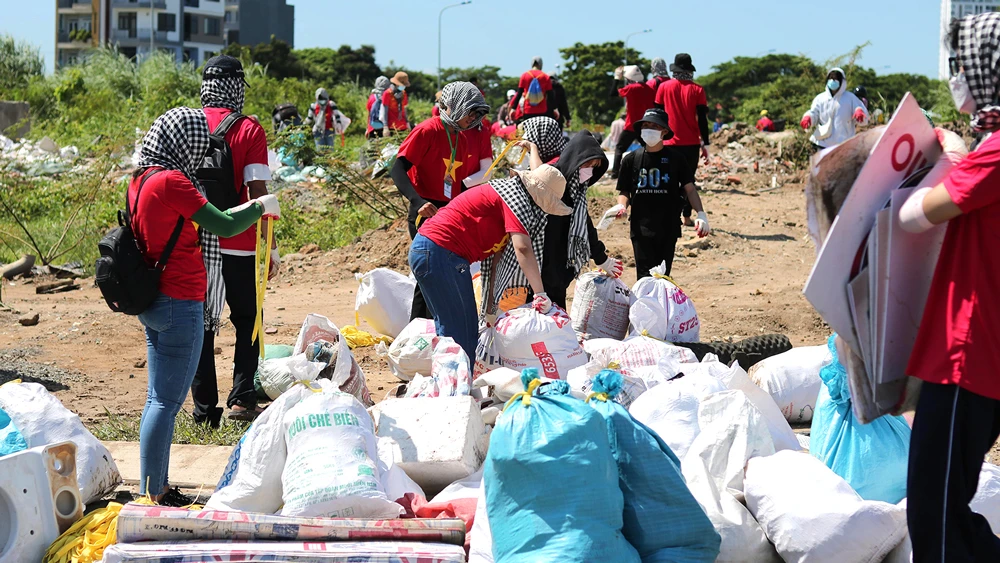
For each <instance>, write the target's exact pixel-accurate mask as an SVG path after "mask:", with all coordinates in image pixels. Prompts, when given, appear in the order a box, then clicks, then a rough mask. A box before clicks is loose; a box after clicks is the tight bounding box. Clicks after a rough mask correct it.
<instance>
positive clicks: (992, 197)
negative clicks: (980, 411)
mask: <svg viewBox="0 0 1000 563" xmlns="http://www.w3.org/2000/svg"><path fill="white" fill-rule="evenodd" d="M944 186H945V188H946V189H947V190H948V194H949V195H950V196H951V199H952V201H954V202H955V204H956V205H958V207H959V209H961V210H962V215H960V216H958V217H956V218H954V219H952V220H951V221H949V222H948V230H947V233H946V234H945V238H944V245H943V246H942V247H941V256H940V257H939V258H938V263H937V268H936V269H935V271H934V281H933V282H932V284H931V291H930V295H929V297H928V298H927V306H926V308H925V309H924V318H923V320H922V321H921V323H920V331H919V333H918V335H917V341H916V345H915V346H914V347H913V353H912V354H911V356H910V363H909V366H908V367H907V373H908V374H910V375H913V376H915V377H919V378H920V379H923V380H924V381H928V382H930V383H942V384H957V385H958V386H959V387H961V388H963V389H966V390H968V391H971V392H973V393H976V394H978V395H982V396H985V397H988V398H990V399H994V400H1000V376H998V375H997V366H1000V330H998V327H1000V296H998V294H997V292H996V288H997V283H998V282H997V280H1000V136H996V135H994V136H992V137H990V138H989V139H987V140H986V141H985V142H984V143H983V144H982V146H981V147H980V148H979V149H978V150H977V151H976V152H974V153H972V154H970V155H969V156H967V157H966V158H965V160H963V161H962V162H960V163H959V164H958V165H957V166H956V167H955V168H954V169H953V170H952V171H951V174H949V175H948V177H947V178H946V179H945V181H944Z"/></svg>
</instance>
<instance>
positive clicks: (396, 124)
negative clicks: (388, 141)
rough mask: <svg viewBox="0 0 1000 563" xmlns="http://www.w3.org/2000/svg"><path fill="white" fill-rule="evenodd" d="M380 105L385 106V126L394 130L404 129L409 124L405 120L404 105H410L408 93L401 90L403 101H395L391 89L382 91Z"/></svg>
mask: <svg viewBox="0 0 1000 563" xmlns="http://www.w3.org/2000/svg"><path fill="white" fill-rule="evenodd" d="M382 105H384V106H385V115H386V120H387V121H388V122H389V123H386V124H385V126H386V127H389V128H390V129H393V130H395V131H406V130H407V129H409V128H410V125H409V124H408V123H407V122H406V106H408V105H410V95H409V94H407V93H406V91H404V92H403V103H402V104H400V103H399V102H397V101H396V96H394V95H393V92H392V89H391V88H389V89H386V91H385V92H382Z"/></svg>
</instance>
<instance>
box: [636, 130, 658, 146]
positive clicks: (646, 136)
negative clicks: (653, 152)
mask: <svg viewBox="0 0 1000 563" xmlns="http://www.w3.org/2000/svg"><path fill="white" fill-rule="evenodd" d="M639 137H640V138H642V142H644V143H646V144H647V145H656V144H658V143H660V142H661V141H663V137H662V136H661V134H660V132H659V131H657V130H656V129H643V130H642V131H640V132H639Z"/></svg>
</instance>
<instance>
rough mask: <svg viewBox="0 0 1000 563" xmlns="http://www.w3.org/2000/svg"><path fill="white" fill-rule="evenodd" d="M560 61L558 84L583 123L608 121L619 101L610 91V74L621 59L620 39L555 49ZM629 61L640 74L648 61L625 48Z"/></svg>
mask: <svg viewBox="0 0 1000 563" xmlns="http://www.w3.org/2000/svg"><path fill="white" fill-rule="evenodd" d="M559 53H560V54H561V55H562V57H563V60H564V61H565V62H564V63H563V73H562V83H563V87H565V89H566V97H567V98H568V99H569V100H570V102H571V107H572V108H573V110H574V111H575V112H576V114H577V115H578V116H579V118H580V119H582V120H583V121H584V122H589V123H595V124H602V123H611V121H613V120H614V118H615V114H617V113H618V112H619V111H621V108H622V101H621V99H620V98H618V97H617V96H614V95H612V94H611V83H612V75H613V73H614V70H615V68H617V67H619V66H621V64H622V60H623V59H624V58H625V55H626V53H625V44H624V42H622V41H615V42H609V43H601V44H599V45H584V44H583V43H577V44H575V45H573V46H572V47H566V48H565V49H559ZM627 58H628V61H629V64H636V65H639V68H641V69H642V71H643V73H644V74H645V73H647V72H648V71H649V60H648V59H644V58H642V57H641V56H640V55H639V52H638V51H636V50H635V49H632V48H629V50H628V57H627Z"/></svg>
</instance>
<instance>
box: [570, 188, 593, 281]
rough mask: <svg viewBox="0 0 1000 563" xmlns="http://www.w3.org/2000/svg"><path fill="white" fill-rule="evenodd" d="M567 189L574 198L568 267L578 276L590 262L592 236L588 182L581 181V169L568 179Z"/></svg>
mask: <svg viewBox="0 0 1000 563" xmlns="http://www.w3.org/2000/svg"><path fill="white" fill-rule="evenodd" d="M566 189H567V190H569V193H570V194H571V195H570V197H571V198H572V199H573V213H572V214H571V215H570V220H569V249H567V251H566V267H567V268H569V269H570V270H572V271H573V275H574V276H576V275H577V274H579V273H580V271H581V270H583V268H584V267H585V266H586V265H587V263H588V262H590V238H589V237H588V236H587V220H588V218H589V215H588V212H587V184H585V183H583V182H580V171H579V170H577V171H576V172H573V173H572V174H570V176H569V178H567V179H566Z"/></svg>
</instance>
